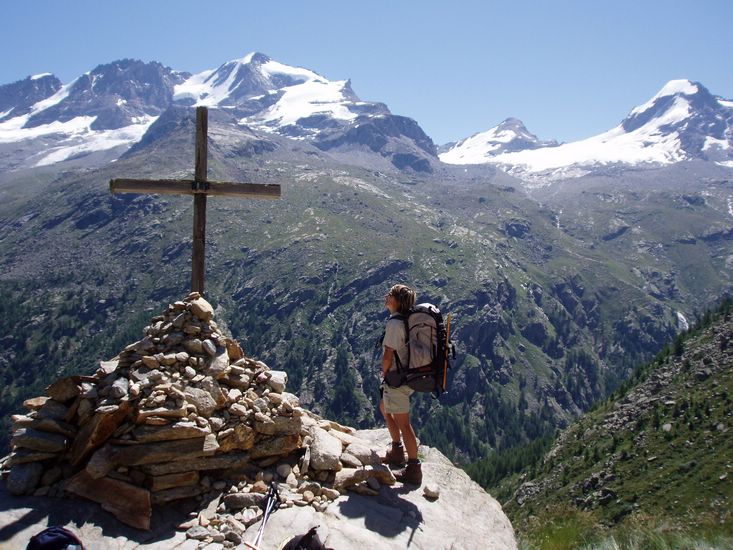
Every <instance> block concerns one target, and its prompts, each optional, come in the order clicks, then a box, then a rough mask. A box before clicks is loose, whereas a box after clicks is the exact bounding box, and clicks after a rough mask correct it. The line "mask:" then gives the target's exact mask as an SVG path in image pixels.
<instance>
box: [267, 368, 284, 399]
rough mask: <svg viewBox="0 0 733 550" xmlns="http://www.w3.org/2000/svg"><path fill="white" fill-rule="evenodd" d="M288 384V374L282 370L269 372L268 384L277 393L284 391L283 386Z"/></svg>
mask: <svg viewBox="0 0 733 550" xmlns="http://www.w3.org/2000/svg"><path fill="white" fill-rule="evenodd" d="M287 382H288V373H287V372H285V371H282V370H273V371H270V379H269V381H268V384H269V385H270V387H271V388H272V389H273V390H274V391H276V392H277V393H282V392H284V391H285V385H286V384H287Z"/></svg>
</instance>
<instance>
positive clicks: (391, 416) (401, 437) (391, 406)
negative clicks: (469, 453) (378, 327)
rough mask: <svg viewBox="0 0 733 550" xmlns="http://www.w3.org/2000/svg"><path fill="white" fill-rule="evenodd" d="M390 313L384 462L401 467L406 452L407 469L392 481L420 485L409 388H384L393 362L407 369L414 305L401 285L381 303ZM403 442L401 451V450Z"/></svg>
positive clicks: (385, 359)
mask: <svg viewBox="0 0 733 550" xmlns="http://www.w3.org/2000/svg"><path fill="white" fill-rule="evenodd" d="M384 305H385V307H386V308H387V310H388V311H389V313H390V317H389V320H388V321H387V327H386V329H385V332H384V340H383V341H382V346H383V348H384V354H383V356H382V379H383V380H382V385H381V387H380V393H381V395H382V400H381V402H380V404H379V410H380V411H382V415H384V419H385V420H386V422H387V429H388V430H389V434H390V436H391V437H392V447H391V448H390V449H389V451H387V455H386V457H385V458H384V462H385V463H387V464H390V465H396V466H401V465H403V464H404V463H405V450H406V451H407V459H408V460H407V467H406V468H405V469H404V470H403V471H402V472H401V473H399V474H397V475H396V476H395V477H396V478H397V480H398V481H401V482H402V483H410V484H415V485H421V484H422V468H421V465H420V461H419V460H418V458H417V438H416V437H415V431H414V430H413V429H412V424H411V423H410V395H412V392H413V390H412V388H410V387H409V386H407V385H402V386H398V387H393V386H390V385H389V384H387V382H386V379H387V373H388V372H390V371H392V370H396V369H397V361H399V362H400V365H403V366H404V367H405V368H407V365H408V362H409V350H408V347H407V332H406V328H405V319H406V317H407V315H408V314H409V312H410V309H411V308H412V306H414V305H415V291H414V290H413V289H411V288H410V287H408V286H405V285H394V286H393V287H392V288H391V289H390V290H389V292H388V293H387V296H386V297H385V302H384ZM403 442H404V447H403Z"/></svg>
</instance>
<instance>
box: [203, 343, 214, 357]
mask: <svg viewBox="0 0 733 550" xmlns="http://www.w3.org/2000/svg"><path fill="white" fill-rule="evenodd" d="M201 345H202V347H203V349H204V351H205V352H206V353H208V354H209V355H210V356H211V357H214V355H216V344H214V342H212V341H211V340H209V339H206V340H204V341H203V342H202V343H201Z"/></svg>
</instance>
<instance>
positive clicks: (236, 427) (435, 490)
mask: <svg viewBox="0 0 733 550" xmlns="http://www.w3.org/2000/svg"><path fill="white" fill-rule="evenodd" d="M213 313H214V312H213V308H212V307H211V305H210V304H209V303H208V302H207V301H206V300H204V299H203V298H201V296H200V295H199V294H198V293H193V294H191V295H189V296H188V298H186V299H185V300H183V301H177V302H175V303H173V304H171V305H170V306H169V307H168V308H167V309H166V310H165V312H164V313H163V314H162V315H159V316H156V317H153V318H152V319H151V320H150V324H149V325H148V326H147V327H146V328H145V331H144V337H143V338H142V339H141V340H138V341H137V342H134V343H132V344H129V345H127V346H125V348H124V350H122V351H121V352H120V353H119V354H118V355H117V356H115V357H114V358H113V359H112V360H110V361H102V362H101V364H100V367H99V369H98V370H97V372H96V373H95V374H94V375H93V376H80V375H72V376H69V377H64V378H61V379H59V380H56V381H55V382H54V383H53V384H51V385H50V386H49V387H48V388H46V390H45V395H43V396H38V397H36V398H33V399H29V400H27V401H26V402H25V406H26V407H27V408H28V410H29V412H28V413H27V414H25V415H17V416H15V417H14V418H13V421H14V430H15V431H14V434H13V441H12V443H13V452H12V453H11V454H10V455H9V456H8V457H7V459H5V460H4V461H3V467H4V468H7V469H9V473H8V475H7V489H8V491H9V492H10V493H11V494H13V495H26V494H34V495H35V496H48V497H49V498H53V497H65V498H69V497H71V496H72V495H76V496H80V497H83V498H85V499H89V500H92V501H95V502H98V503H100V504H101V506H102V508H103V509H104V510H106V511H108V512H111V513H112V514H113V515H114V516H115V517H116V518H117V519H118V520H119V521H121V522H123V523H125V524H128V525H130V526H132V527H135V528H136V529H140V530H144V531H150V530H151V528H155V529H156V530H157V531H160V529H161V527H162V526H161V525H154V523H157V522H158V521H160V520H159V518H158V517H156V518H153V517H152V516H153V509H154V508H156V509H158V508H159V507H165V506H175V507H176V508H179V509H180V507H182V506H183V507H186V508H190V507H191V506H193V510H194V511H193V512H192V514H190V515H189V518H190V519H189V520H188V521H184V522H181V523H180V524H179V525H178V526H177V528H178V530H179V531H182V532H185V537H186V538H187V539H189V544H188V546H187V547H194V548H195V547H197V546H198V547H200V548H203V547H206V548H209V546H207V545H209V544H218V545H219V546H217V547H219V548H222V547H223V548H232V547H236V546H239V545H241V544H242V542H243V540H248V541H250V542H251V541H253V540H254V538H255V536H256V533H257V530H258V528H259V526H260V524H261V523H262V521H264V518H263V510H264V509H265V503H266V500H267V498H269V493H268V484H270V490H271V491H274V490H275V489H276V490H277V495H276V496H274V497H273V498H275V501H276V502H277V503H278V504H279V507H280V510H279V511H278V513H277V514H276V515H275V518H276V519H275V518H273V521H272V523H270V524H268V527H269V528H268V530H267V535H268V536H267V537H266V538H265V540H264V543H265V544H266V545H267V547H269V546H273V547H274V545H275V544H276V543H277V542H278V541H279V540H280V539H281V538H282V537H283V536H286V537H289V536H293V535H296V534H302V533H305V532H307V531H308V530H309V529H310V528H311V527H314V526H319V529H320V536H321V538H322V539H324V540H325V542H326V543H327V544H328V545H329V546H334V547H344V548H345V547H353V546H356V545H359V544H367V545H369V546H372V547H380V548H402V547H404V546H405V544H409V545H414V546H415V547H416V548H434V547H435V546H436V540H437V541H439V542H438V547H442V548H456V547H460V548H473V547H476V546H477V545H481V546H482V547H489V548H497V549H498V548H512V547H516V543H515V541H514V536H513V531H512V528H511V525H510V524H509V522H508V520H507V519H506V516H504V514H503V513H502V511H501V507H500V506H499V505H498V503H496V501H495V500H493V499H492V498H491V497H490V496H489V495H487V494H485V493H484V492H483V491H482V490H481V489H480V488H479V487H478V486H477V485H476V484H475V483H472V482H471V481H470V480H469V479H468V476H466V474H465V473H463V472H461V471H460V470H458V469H456V468H455V467H454V466H453V465H452V464H451V463H450V461H448V460H447V459H446V458H445V457H444V456H443V455H441V454H440V453H439V452H437V451H435V450H434V449H429V448H426V447H421V448H420V453H421V455H422V456H423V460H424V467H423V468H424V470H425V479H424V483H423V487H422V488H417V487H409V486H402V485H401V484H398V485H397V486H396V487H395V483H396V480H395V476H394V475H393V473H392V471H391V470H390V469H389V468H388V467H387V466H385V465H383V464H382V463H381V459H380V452H381V453H382V454H383V451H384V449H383V448H385V447H386V445H387V444H388V442H389V435H388V434H387V433H386V430H381V431H377V432H356V431H355V430H354V429H353V428H348V427H345V426H342V425H340V424H338V423H336V422H333V421H329V420H325V419H323V418H321V417H319V416H318V415H315V414H313V413H311V412H310V411H308V410H305V409H303V408H301V407H300V406H299V399H298V397H297V396H295V395H293V394H291V393H288V392H286V391H285V386H286V383H287V374H286V373H285V372H282V371H273V370H270V369H269V368H268V367H267V365H265V364H264V363H262V362H261V361H257V360H255V359H252V358H249V357H245V356H244V354H243V352H242V349H241V346H240V345H239V343H238V342H236V340H233V339H232V338H230V337H227V336H225V335H224V334H223V333H222V331H221V329H220V328H219V327H218V325H217V324H216V322H215V320H214V317H213ZM278 481H279V484H276V485H273V484H272V482H278ZM358 495H363V496H365V497H370V498H366V499H359V498H358ZM370 500H371V501H373V502H371V501H370ZM173 503H175V504H173ZM8 504H9V505H10V506H11V507H13V508H14V507H15V506H13V504H12V501H11V502H8ZM467 506H468V507H469V509H471V510H472V511H473V512H475V513H477V516H476V519H477V526H476V528H474V529H470V530H466V529H463V528H461V527H460V526H459V527H458V528H457V526H458V525H459V524H460V522H458V521H457V519H458V518H459V517H461V515H462V514H463V513H465V510H466V507H467ZM305 508H308V510H305ZM6 512H7V510H6ZM375 512H378V513H379V515H380V519H379V520H378V521H377V522H376V523H375V524H372V522H374V520H375V517H374V513H375ZM7 516H8V514H6V513H4V514H3V517H7ZM13 517H14V516H13ZM3 523H5V521H4V522H3ZM12 523H13V522H12V521H8V522H7V523H6V524H5V525H2V527H0V530H2V529H4V528H7V529H13V528H14V526H13V525H12ZM167 527H168V528H170V527H171V526H170V525H168V526H167ZM77 529H78V527H77ZM18 530H19V529H16V531H18ZM7 538H8V537H4V539H5V540H7ZM179 538H180V537H178V536H177V535H176V536H173V537H171V539H169V540H167V541H166V542H165V543H162V544H165V545H166V547H168V548H172V547H174V546H178V544H179V542H182V541H180V540H179ZM487 540H488V541H491V542H489V543H488V544H487V543H485V541H487ZM25 542H26V541H25V540H23V538H21V537H15V538H13V539H11V540H10V542H9V544H10V547H18V548H23V547H25ZM85 542H86V544H87V545H89V546H94V545H105V546H106V544H105V542H104V541H103V540H100V539H98V538H95V539H94V540H86V541H85Z"/></svg>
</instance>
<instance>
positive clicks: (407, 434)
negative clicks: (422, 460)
mask: <svg viewBox="0 0 733 550" xmlns="http://www.w3.org/2000/svg"><path fill="white" fill-rule="evenodd" d="M390 416H392V417H393V421H394V422H395V424H396V425H397V428H398V429H399V431H400V432H401V433H402V441H404V443H405V450H406V451H407V458H409V459H412V460H416V459H417V438H416V437H415V432H414V431H413V429H412V424H410V413H400V414H393V415H390ZM388 425H389V424H388ZM391 433H392V430H390V434H391ZM393 440H394V438H393Z"/></svg>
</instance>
